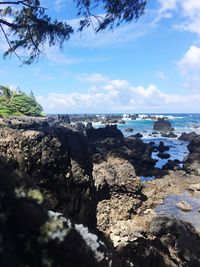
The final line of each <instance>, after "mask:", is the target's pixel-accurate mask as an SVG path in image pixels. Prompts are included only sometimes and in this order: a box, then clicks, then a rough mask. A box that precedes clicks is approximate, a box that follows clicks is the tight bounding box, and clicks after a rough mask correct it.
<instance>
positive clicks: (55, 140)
mask: <svg viewBox="0 0 200 267" xmlns="http://www.w3.org/2000/svg"><path fill="white" fill-rule="evenodd" d="M0 155H1V156H2V157H4V158H6V160H7V161H8V162H11V161H12V162H13V164H14V165H15V168H16V169H18V170H20V171H22V172H24V173H26V174H28V175H30V176H31V178H32V179H33V180H34V182H35V183H36V184H37V185H38V186H39V187H40V189H41V190H42V193H43V194H44V203H45V205H46V207H47V208H48V209H51V210H54V211H60V212H62V213H63V214H64V215H65V216H67V217H69V218H72V219H73V220H74V221H75V222H78V223H84V224H86V225H88V226H90V227H95V225H96V197H95V187H94V184H93V179H92V161H91V158H90V155H89V151H88V143H87V139H86V138H85V136H84V135H83V134H82V133H79V132H76V131H73V130H71V129H70V128H68V127H62V126H58V125H56V126H49V125H48V124H45V126H44V125H43V124H40V127H39V128H38V127H36V129H34V127H32V128H31V130H30V129H28V130H27V129H26V128H25V129H20V130H18V129H11V128H7V127H3V128H1V129H0Z"/></svg>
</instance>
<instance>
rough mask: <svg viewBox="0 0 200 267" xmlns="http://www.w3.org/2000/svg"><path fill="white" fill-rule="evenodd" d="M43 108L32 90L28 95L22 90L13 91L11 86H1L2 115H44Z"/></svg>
mask: <svg viewBox="0 0 200 267" xmlns="http://www.w3.org/2000/svg"><path fill="white" fill-rule="evenodd" d="M42 110H43V109H42V107H41V106H40V104H38V103H37V101H36V99H35V97H34V95H33V93H32V92H31V94H30V96H28V95H27V94H25V93H24V92H22V91H12V90H11V89H10V88H9V87H6V86H0V115H1V116H10V115H14V116H19V115H27V116H42Z"/></svg>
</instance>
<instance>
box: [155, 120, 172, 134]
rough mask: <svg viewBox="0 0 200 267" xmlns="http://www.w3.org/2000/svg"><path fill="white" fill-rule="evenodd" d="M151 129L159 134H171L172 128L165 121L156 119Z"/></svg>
mask: <svg viewBox="0 0 200 267" xmlns="http://www.w3.org/2000/svg"><path fill="white" fill-rule="evenodd" d="M153 129H154V130H156V131H160V132H171V131H173V128H172V126H171V123H170V122H169V121H167V120H165V119H158V120H157V121H155V122H154V126H153Z"/></svg>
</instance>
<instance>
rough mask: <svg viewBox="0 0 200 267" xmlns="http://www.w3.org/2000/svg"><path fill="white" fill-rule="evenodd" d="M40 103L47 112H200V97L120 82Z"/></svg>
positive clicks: (43, 99) (41, 99)
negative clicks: (168, 92) (199, 109)
mask: <svg viewBox="0 0 200 267" xmlns="http://www.w3.org/2000/svg"><path fill="white" fill-rule="evenodd" d="M91 77H92V76H91ZM102 77H103V76H101V78H102ZM37 100H38V101H39V102H40V103H41V104H42V106H43V107H44V109H45V112H46V113H118V112H119V113H123V112H130V113H131V112H136V113H137V112H146V113H148V112H150V113H151V112H198V106H199V103H200V94H198V93H196V94H193V95H179V94H167V93H164V92H162V91H161V90H159V89H158V88H157V87H156V85H153V84H151V85H149V86H148V87H146V88H145V87H143V86H133V85H132V84H130V83H129V82H128V81H127V80H119V79H118V80H109V81H107V82H105V83H103V84H98V83H97V84H94V85H92V86H91V87H90V89H89V90H88V91H87V92H85V93H66V94H63V93H62V94H61V93H56V92H52V93H49V94H48V95H47V96H38V97H37Z"/></svg>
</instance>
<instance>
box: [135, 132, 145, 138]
mask: <svg viewBox="0 0 200 267" xmlns="http://www.w3.org/2000/svg"><path fill="white" fill-rule="evenodd" d="M133 137H135V138H142V137H143V135H142V134H141V133H136V134H134V135H133Z"/></svg>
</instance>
